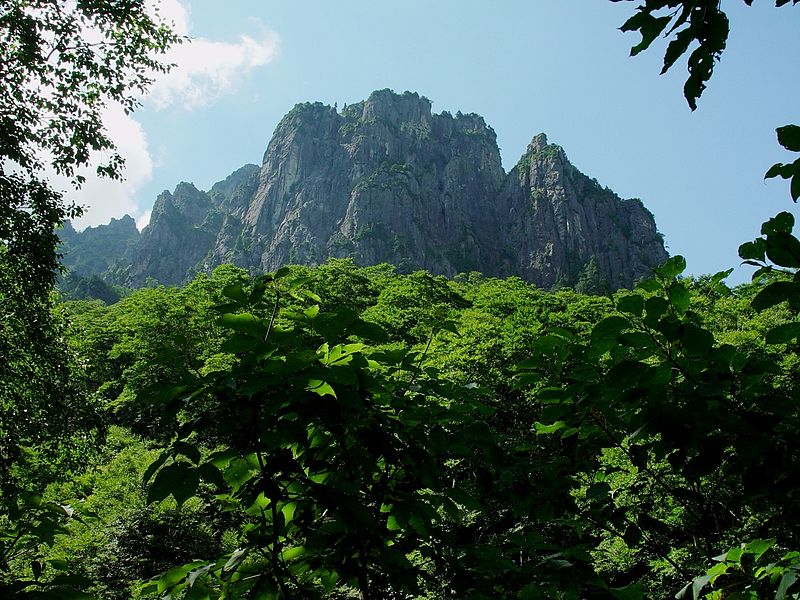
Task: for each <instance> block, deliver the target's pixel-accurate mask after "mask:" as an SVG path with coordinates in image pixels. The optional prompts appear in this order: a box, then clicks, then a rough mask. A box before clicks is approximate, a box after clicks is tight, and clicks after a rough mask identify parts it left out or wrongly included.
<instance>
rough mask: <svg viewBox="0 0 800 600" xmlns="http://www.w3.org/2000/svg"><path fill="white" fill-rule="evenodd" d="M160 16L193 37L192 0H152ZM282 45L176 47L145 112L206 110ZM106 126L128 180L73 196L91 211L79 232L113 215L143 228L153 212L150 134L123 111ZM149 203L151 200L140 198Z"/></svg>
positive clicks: (274, 38) (111, 113) (268, 37)
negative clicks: (142, 193)
mask: <svg viewBox="0 0 800 600" xmlns="http://www.w3.org/2000/svg"><path fill="white" fill-rule="evenodd" d="M153 1H154V6H156V10H157V12H158V14H159V15H160V17H161V18H162V19H163V20H164V21H166V22H168V23H171V24H172V25H173V28H174V30H175V32H176V33H177V34H179V35H182V36H191V29H192V23H191V12H190V7H189V4H188V3H187V0H160V1H158V0H153ZM279 47H280V38H279V36H278V35H277V34H276V33H274V32H272V31H268V30H266V29H262V31H261V32H260V34H259V35H258V36H255V37H254V36H250V35H245V34H242V35H240V36H239V39H238V41H237V42H222V41H216V40H211V39H207V38H191V39H190V40H188V41H185V42H184V43H183V44H180V45H177V46H175V47H173V48H172V49H171V50H170V51H169V52H168V53H167V54H166V56H165V57H164V60H165V62H169V63H174V64H175V65H176V66H175V67H173V69H172V70H171V71H170V72H169V73H166V74H156V75H155V77H154V79H155V81H154V84H153V86H152V88H151V93H150V94H149V95H148V96H147V97H146V98H145V99H144V108H145V109H147V108H150V107H152V108H154V109H156V110H163V109H166V108H169V107H176V108H179V109H181V110H190V109H193V108H199V107H205V106H209V105H211V104H213V103H214V102H216V101H217V100H219V99H220V98H221V97H222V96H225V95H227V94H233V93H235V92H236V91H237V88H238V86H239V84H240V83H241V82H242V81H244V79H245V77H246V76H247V75H248V74H249V73H250V72H251V71H252V70H253V69H256V68H258V67H261V66H264V65H266V64H267V63H269V62H270V61H272V60H273V59H274V58H275V57H276V56H277V54H278V51H279ZM103 122H104V123H105V125H106V127H107V129H108V131H109V134H110V137H111V139H112V140H113V141H114V142H115V143H116V145H117V149H118V150H119V153H120V154H121V155H122V157H123V158H125V164H126V168H125V171H124V173H123V175H124V177H125V179H124V180H123V181H112V180H108V179H100V178H97V177H94V176H92V177H88V176H87V181H86V183H85V184H84V186H83V188H82V189H81V190H79V191H78V192H71V193H70V197H71V198H74V199H75V201H76V202H77V203H78V204H82V205H84V206H86V207H87V210H86V214H85V215H84V216H83V217H81V218H80V219H78V220H77V221H76V223H75V226H76V228H78V229H82V228H85V227H87V226H92V225H99V224H101V223H107V222H108V221H109V220H110V218H111V217H121V216H122V215H124V214H126V213H127V214H130V215H131V216H133V217H134V218H135V219H136V221H137V225H138V226H139V228H140V230H141V228H142V227H144V225H146V224H147V223H148V222H149V220H150V211H149V210H145V209H144V207H143V206H141V205H140V204H139V200H140V199H139V198H138V197H137V192H139V190H141V188H142V187H143V186H144V185H146V184H147V183H149V182H150V181H151V180H152V173H153V165H154V160H153V157H152V155H151V152H150V149H149V147H148V140H147V135H146V133H145V131H144V130H143V128H142V126H141V125H140V123H139V122H138V121H136V120H135V118H134V117H132V116H131V115H126V114H125V113H124V111H122V109H120V108H119V107H112V108H110V109H109V110H108V111H107V112H106V114H105V116H104V120H103ZM141 200H143V201H144V202H146V203H147V205H149V203H150V201H151V200H152V198H146V199H141Z"/></svg>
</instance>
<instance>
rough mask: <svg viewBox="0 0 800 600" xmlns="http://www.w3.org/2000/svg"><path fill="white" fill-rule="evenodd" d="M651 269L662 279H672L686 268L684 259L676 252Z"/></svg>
mask: <svg viewBox="0 0 800 600" xmlns="http://www.w3.org/2000/svg"><path fill="white" fill-rule="evenodd" d="M653 270H654V271H655V272H656V274H657V275H658V276H659V277H661V278H662V279H673V278H675V277H677V276H678V275H680V274H681V273H683V272H684V271H685V270H686V259H685V258H684V257H682V256H681V255H679V254H678V255H676V256H673V257H671V258H669V259H667V261H666V262H665V263H664V264H663V265H661V266H660V267H656V268H655V269H653Z"/></svg>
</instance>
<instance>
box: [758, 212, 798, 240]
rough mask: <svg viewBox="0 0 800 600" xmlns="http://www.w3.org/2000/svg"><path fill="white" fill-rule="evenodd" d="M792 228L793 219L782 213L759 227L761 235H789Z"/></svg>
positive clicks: (790, 215) (789, 214)
mask: <svg viewBox="0 0 800 600" xmlns="http://www.w3.org/2000/svg"><path fill="white" fill-rule="evenodd" d="M792 227H794V217H793V216H792V214H791V213H788V212H785V211H784V212H780V213H778V214H777V215H775V216H774V217H772V218H771V219H769V220H767V221H766V222H764V223H763V224H762V225H761V234H762V235H772V234H775V233H791V232H792Z"/></svg>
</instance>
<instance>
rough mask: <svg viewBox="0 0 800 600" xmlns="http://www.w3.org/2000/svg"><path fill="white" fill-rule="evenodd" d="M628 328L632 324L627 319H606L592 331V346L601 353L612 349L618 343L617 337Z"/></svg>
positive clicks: (614, 317) (612, 317)
mask: <svg viewBox="0 0 800 600" xmlns="http://www.w3.org/2000/svg"><path fill="white" fill-rule="evenodd" d="M628 327H630V322H629V321H628V319H626V318H625V317H619V316H611V317H606V318H605V319H603V320H602V321H600V322H599V323H598V324H597V325H595V326H594V328H593V329H592V346H594V347H596V348H597V349H598V350H600V351H601V352H604V351H606V350H608V349H610V348H611V347H612V346H614V345H615V344H616V343H617V336H619V334H620V333H622V330H623V329H627V328H628Z"/></svg>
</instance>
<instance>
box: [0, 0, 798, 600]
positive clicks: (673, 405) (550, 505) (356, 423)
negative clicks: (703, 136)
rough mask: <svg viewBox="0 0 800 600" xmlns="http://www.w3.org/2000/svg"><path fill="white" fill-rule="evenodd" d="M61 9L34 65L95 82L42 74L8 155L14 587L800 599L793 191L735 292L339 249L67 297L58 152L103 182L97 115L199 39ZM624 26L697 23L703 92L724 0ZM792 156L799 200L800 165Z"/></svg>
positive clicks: (21, 64) (36, 24)
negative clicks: (175, 46) (92, 31)
mask: <svg viewBox="0 0 800 600" xmlns="http://www.w3.org/2000/svg"><path fill="white" fill-rule="evenodd" d="M795 3H796V1H795V2H793V3H792V4H795ZM785 4H789V2H788V0H778V1H777V5H778V6H779V7H780V6H783V5H785ZM61 8H62V7H61V4H60V3H58V2H40V3H36V6H35V10H31V9H30V5H29V4H28V3H23V2H12V1H8V2H4V3H2V9H3V12H2V17H1V19H2V20H0V23H2V28H3V29H2V30H3V32H4V34H5V40H4V45H3V52H4V57H3V61H1V62H0V64H2V68H3V69H4V72H3V73H4V75H6V71H7V76H6V77H4V78H3V81H4V85H6V83H9V82H11V83H13V82H14V81H17V80H15V79H14V77H13V76H14V75H15V74H16V75H20V74H21V73H23V72H24V70H25V69H29V68H33V69H34V72H35V73H36V74H37V76H38V77H41V78H42V79H41V80H42V81H43V82H44V83H43V84H42V85H45V86H51V87H53V89H54V90H56V91H58V92H61V93H64V94H66V95H69V94H70V93H72V92H74V91H79V92H81V93H83V94H84V95H80V94H78V96H77V97H78V98H79V100H80V102H83V103H84V105H83V106H75V105H71V104H69V103H64V104H61V105H59V106H58V107H51V108H59V109H60V108H64V110H66V111H68V112H69V111H72V112H69V114H67V115H61V116H60V117H59V116H58V115H57V116H56V118H55V119H54V120H53V121H48V120H47V119H45V120H44V121H42V120H41V119H40V118H39V117H38V116H37V115H36V112H35V111H37V110H44V111H45V113H46V112H47V110H49V108H48V107H47V106H44V107H43V106H42V105H41V104H38V103H37V102H38V101H37V100H36V99H35V98H32V97H23V98H20V96H19V95H13V94H11V95H9V96H8V98H9V100H8V101H9V102H11V103H12V104H10V105H9V107H10V108H9V111H11V109H12V108H13V111H17V113H18V114H21V115H23V116H26V115H27V116H30V118H31V119H32V121H26V120H18V119H16V118H14V117H9V119H8V120H6V121H3V122H2V123H0V131H1V132H2V134H3V136H4V137H3V152H4V154H3V158H4V159H8V158H10V159H13V160H15V161H16V162H17V163H18V164H20V165H21V166H22V169H23V170H22V171H20V170H16V171H0V177H2V184H3V185H4V186H6V188H8V190H12V191H13V192H14V193H12V192H11V191H9V193H8V194H7V193H6V191H4V192H3V195H2V198H1V199H2V206H3V211H5V214H6V216H5V217H3V218H4V221H2V222H0V224H1V225H2V226H3V229H2V230H0V261H2V269H1V270H0V300H2V303H0V307H1V308H0V310H2V321H0V351H1V352H2V355H1V356H2V358H3V360H2V362H0V382H2V384H3V385H2V390H0V406H1V407H2V413H0V419H1V420H0V434H2V437H1V438H0V595H2V596H3V597H28V598H86V597H100V598H130V597H174V598H332V599H333V598H349V597H357V598H364V599H366V598H522V599H533V598H576V599H577V598H617V599H622V600H628V599H631V600H633V599H639V598H668V597H673V596H676V595H677V597H679V598H715V599H717V598H718V599H721V598H767V597H770V598H771V597H775V598H777V599H780V598H798V597H800V584H799V583H798V582H797V580H798V577H799V576H800V552H798V550H800V540H798V535H799V534H800V523H798V518H799V517H798V515H800V510H798V509H799V508H800V507H799V506H798V502H800V500H798V495H797V493H796V491H797V482H798V481H800V471H799V470H800V460H799V459H800V456H798V452H800V449H798V447H797V444H796V440H797V439H798V434H800V404H798V384H800V381H799V380H798V376H797V374H798V340H800V322H799V321H798V318H797V313H798V310H800V276H798V274H797V269H798V268H800V241H798V240H797V238H796V237H795V236H794V235H793V233H792V232H793V227H794V218H793V216H792V215H791V214H790V213H788V212H783V213H780V214H778V215H777V216H775V217H774V218H772V219H770V220H769V221H768V222H766V223H764V225H763V226H762V230H761V233H762V235H761V237H759V238H758V239H756V240H754V241H752V242H748V243H745V244H743V245H742V247H741V248H740V255H741V257H742V259H744V260H745V261H746V262H748V263H749V264H752V265H754V266H755V267H756V271H755V275H754V280H753V283H752V284H748V285H744V286H740V287H737V288H735V289H729V288H728V287H727V286H726V285H725V284H724V279H725V277H726V273H718V274H716V275H713V276H707V277H700V278H686V277H684V276H683V274H684V271H685V268H686V263H685V261H684V260H683V258H682V257H680V256H676V257H673V258H671V259H669V260H668V261H667V262H666V263H665V264H664V265H662V266H661V267H659V268H657V269H655V271H654V273H653V278H651V279H648V280H645V281H642V282H640V283H639V285H638V286H637V288H636V289H634V290H622V291H619V292H617V293H615V294H613V295H610V296H593V295H587V294H582V293H579V292H576V291H573V290H569V289H563V290H559V291H554V292H544V291H542V290H539V289H536V288H535V287H533V286H531V285H529V284H526V283H524V282H522V281H521V280H519V279H516V278H509V279H491V278H484V277H483V276H482V275H480V274H479V273H468V274H461V275H458V276H456V277H454V278H452V279H446V278H444V277H434V276H431V275H430V274H428V273H425V272H416V273H412V274H408V275H398V274H397V273H396V272H395V270H394V268H393V267H392V266H391V265H378V266H374V267H366V268H358V267H356V266H354V265H353V264H352V263H351V262H349V261H346V260H334V261H330V262H329V263H327V264H325V265H321V266H318V267H315V268H307V267H299V266H288V267H284V268H282V269H280V270H279V271H277V272H275V273H268V274H255V275H250V274H248V273H246V272H245V271H242V270H240V269H237V268H235V267H232V266H222V267H219V268H218V269H216V270H215V271H214V272H213V274H211V275H210V276H205V275H203V276H198V277H197V278H196V279H195V280H194V281H192V282H191V283H189V284H188V285H186V286H184V287H181V288H168V287H150V288H143V289H140V290H135V291H131V290H127V291H126V290H112V291H113V292H114V294H113V295H110V296H107V300H110V301H111V300H116V301H115V302H110V303H109V304H106V303H105V302H103V301H101V300H80V301H58V300H57V299H55V298H54V296H53V295H50V292H51V291H52V287H51V286H52V277H50V275H49V274H47V275H45V273H51V272H52V267H53V266H54V265H55V262H54V261H55V258H56V256H55V248H54V246H53V238H52V227H53V226H54V225H55V224H56V223H57V222H60V219H61V218H62V217H63V216H64V214H66V212H65V211H69V210H70V209H69V208H68V207H66V206H64V205H63V203H62V200H61V198H60V197H59V196H58V194H57V193H55V192H53V191H52V190H50V189H49V188H48V187H47V185H46V182H44V181H43V180H42V178H41V177H40V175H41V169H42V165H41V164H39V163H38V162H37V161H38V159H37V158H36V153H35V150H32V149H31V148H34V147H38V148H41V147H44V148H48V149H50V150H52V151H53V152H55V154H54V156H55V159H54V160H55V164H56V167H57V168H59V169H61V170H63V171H64V172H65V173H67V174H68V175H74V168H75V167H77V166H80V165H82V164H85V163H86V161H87V160H88V154H87V153H88V152H89V151H90V150H92V149H101V148H106V147H108V146H107V144H108V141H107V140H106V139H105V138H104V137H103V130H102V124H101V123H100V121H99V114H100V113H99V112H97V111H96V110H95V109H96V107H97V106H101V105H102V102H103V101H107V100H117V101H120V100H122V101H125V99H128V100H127V101H129V102H134V103H135V101H134V100H132V99H131V98H132V97H131V96H130V95H128V92H129V90H131V89H140V88H143V87H146V85H147V76H146V73H147V70H146V69H148V68H150V69H152V68H159V66H158V63H157V62H155V58H153V55H152V54H151V53H152V52H155V53H156V54H158V53H159V52H161V51H163V50H164V49H165V47H166V46H167V45H169V43H173V42H174V41H175V39H174V36H172V34H171V33H170V32H169V31H168V30H167V29H164V28H163V27H162V26H160V25H159V24H158V23H157V21H155V20H152V18H151V17H149V16H148V13H146V12H143V11H144V8H143V3H141V2H132V3H126V4H125V6H122V5H118V4H116V3H109V2H103V1H100V2H78V3H77V4H76V5H75V8H74V9H72V8H70V10H65V11H62V10H61ZM85 26H90V27H91V26H95V27H99V28H101V29H102V31H104V32H108V36H107V37H106V38H105V39H106V42H105V43H106V44H107V45H105V46H104V45H102V44H103V43H101V46H100V50H99V51H98V53H94V52H90V53H88V54H87V53H82V52H81V49H82V48H83V49H86V48H87V46H91V44H90V43H89V42H86V41H85V40H84V39H83V38H82V34H83V33H84V27H85ZM623 29H624V30H636V31H639V32H640V33H641V34H642V41H641V43H639V44H637V45H636V46H635V47H634V49H633V53H634V54H635V53H638V52H639V51H641V50H644V49H645V48H647V47H648V46H649V45H650V43H651V42H653V41H654V40H655V39H656V38H657V37H658V36H659V35H662V34H663V33H664V32H666V35H667V36H668V37H671V38H672V39H671V41H670V43H669V46H668V49H667V55H666V57H665V70H666V69H668V68H670V67H671V66H672V65H673V64H674V63H675V62H676V61H677V60H678V58H679V57H680V56H682V55H684V54H686V53H689V57H688V66H689V80H688V81H687V84H686V87H685V90H684V91H685V95H686V98H687V101H688V102H689V103H690V105H691V106H692V108H694V107H695V106H696V104H697V100H698V98H699V97H700V94H701V93H702V91H703V88H704V87H705V85H706V83H707V82H708V81H709V79H710V78H711V75H712V72H713V65H714V62H715V61H716V60H717V59H718V58H719V56H720V53H721V52H722V51H723V50H724V48H725V42H726V40H727V35H728V26H727V20H726V18H725V16H724V13H723V12H722V11H721V9H720V5H719V2H711V1H709V0H704V1H691V0H685V1H683V2H678V1H675V2H667V1H663V2H659V1H654V2H650V1H648V2H645V3H644V4H643V5H642V6H641V7H639V8H638V9H637V11H636V13H635V15H634V16H633V17H632V18H631V19H630V20H629V21H628V22H627V23H625V25H623ZM126 40H129V42H126ZM62 42H63V44H62ZM73 44H75V45H76V48H77V50H75V49H74V48H73ZM693 44H694V46H693ZM690 48H691V51H690ZM73 50H74V51H75V53H76V54H74V55H73V54H70V53H71V52H72V51H73ZM54 53H56V54H54ZM59 54H60V55H63V60H58V61H56V65H58V66H53V64H52V63H50V62H48V61H49V60H50V59H51V58H52V57H53V56H56V55H59ZM70 58H71V59H72V61H73V62H70ZM87 60H88V61H89V62H88V63H87V62H86V61H87ZM96 61H99V62H96ZM104 61H105V62H104ZM107 61H111V62H107ZM131 61H132V62H131ZM116 64H119V65H121V66H130V68H131V69H132V70H126V69H122V70H121V71H115V72H114V73H115V74H113V75H112V74H111V73H110V71H109V68H110V67H109V65H116ZM37 67H39V70H36V68H37ZM116 73H119V77H121V78H122V79H120V80H116V79H114V78H115V77H117V75H116ZM109 78H110V79H109ZM11 83H9V85H11ZM20 85H22V87H23V88H25V85H27V84H25V83H24V82H21V83H20ZM71 86H72V87H71ZM115 94H116V96H115ZM120 94H121V95H120ZM23 96H24V95H23ZM55 97H56V98H57V96H55ZM43 98H44V99H45V100H46V101H49V99H50V96H48V94H45V95H44V96H43ZM100 99H102V100H100ZM14 102H17V104H13V103H14ZM96 102H100V104H99V105H98V104H96ZM130 106H131V107H132V106H133V105H132V104H131V105H130ZM9 111H5V112H4V113H3V115H4V116H3V117H2V118H3V119H6V117H5V115H6V113H8V114H12V112H13V111H11V112H9ZM87 111H88V112H87ZM15 114H16V113H15ZM31 115H33V116H31ZM70 115H72V117H74V118H70ZM26 118H27V117H26ZM61 121H64V122H65V123H66V124H67V126H66V127H67V128H66V129H64V130H62V129H60V126H59V125H57V123H60V122H61ZM41 123H44V125H43V129H37V127H36V126H35V125H36V124H41ZM70 127H72V128H73V129H70ZM798 131H800V128H798V127H797V126H794V125H787V126H785V127H782V128H780V129H779V130H778V141H779V142H780V143H781V144H782V145H783V146H784V147H785V148H786V149H787V150H788V151H791V152H800V136H799V135H798ZM87 132H88V133H87ZM64 135H66V136H67V137H69V136H72V137H75V136H76V135H77V138H76V139H78V141H79V142H80V143H79V144H78V145H77V146H75V147H74V148H73V149H72V150H69V149H68V148H67V146H66V145H65V142H64V140H65V139H66V138H64V137H62V136H64ZM30 136H33V137H30ZM70 139H71V138H70ZM59 151H60V153H59ZM26 160H27V161H28V163H27V164H26V162H25V161H26ZM59 161H60V162H59ZM112 163H113V164H111V165H109V166H107V169H110V171H109V172H108V174H112V175H113V174H114V173H116V172H117V171H116V169H117V168H118V167H119V163H118V161H116V160H112ZM7 164H8V163H7V162H5V161H4V162H3V164H2V165H1V166H0V168H2V169H7ZM25 169H27V171H26V170H25ZM767 176H768V177H776V176H780V177H783V178H785V179H789V180H790V182H791V183H790V191H791V194H792V197H793V199H795V200H796V199H797V197H798V193H797V192H798V188H797V185H798V183H797V182H798V181H800V159H798V160H795V161H794V162H789V163H787V164H779V165H775V166H773V167H772V168H771V169H770V170H769V172H768V173H767ZM9 186H11V187H9ZM13 186H17V187H16V188H14V187H13ZM20 186H21V187H20ZM12 188H13V189H12ZM36 194H42V195H41V196H36ZM36 198H40V199H41V201H42V203H40V204H36V202H38V201H36V202H35V201H34V200H35V199H36ZM55 218H57V219H58V220H57V221H55V220H53V219H55ZM28 219H34V220H37V219H38V221H37V223H36V225H37V226H36V227H34V228H33V229H32V231H34V232H37V231H38V232H39V233H41V235H40V236H39V237H37V238H31V237H26V236H25V235H23V234H22V233H20V232H22V231H23V229H24V228H23V227H22V226H20V225H19V223H20V222H23V221H26V220H28ZM43 269H44V270H43ZM102 291H103V293H106V292H108V290H102ZM87 295H91V294H87Z"/></svg>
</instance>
